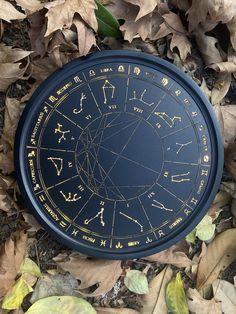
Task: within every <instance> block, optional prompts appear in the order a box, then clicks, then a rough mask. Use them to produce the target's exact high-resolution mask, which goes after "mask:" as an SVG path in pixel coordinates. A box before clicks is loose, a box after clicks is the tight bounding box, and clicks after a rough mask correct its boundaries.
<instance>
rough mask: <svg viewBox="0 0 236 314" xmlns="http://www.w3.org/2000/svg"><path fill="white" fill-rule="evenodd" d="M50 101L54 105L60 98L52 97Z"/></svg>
mask: <svg viewBox="0 0 236 314" xmlns="http://www.w3.org/2000/svg"><path fill="white" fill-rule="evenodd" d="M48 99H49V100H50V101H51V102H52V103H53V102H55V101H57V100H58V98H56V97H54V96H50V97H49V98H48Z"/></svg>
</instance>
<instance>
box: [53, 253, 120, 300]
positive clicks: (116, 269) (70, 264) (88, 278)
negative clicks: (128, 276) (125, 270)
mask: <svg viewBox="0 0 236 314" xmlns="http://www.w3.org/2000/svg"><path fill="white" fill-rule="evenodd" d="M60 259H61V257H60V255H59V256H57V257H56V258H54V260H55V261H56V262H57V264H58V265H59V266H60V267H61V268H62V269H63V270H65V271H69V272H70V273H71V274H72V275H73V276H74V277H75V278H77V279H79V280H80V285H79V289H80V290H79V291H80V293H81V294H83V295H88V296H98V295H101V294H104V293H106V292H108V291H110V290H111V289H112V288H113V286H114V284H115V283H116V281H117V279H118V278H119V277H120V275H121V274H122V268H121V261H113V260H102V259H88V258H85V257H81V256H80V255H77V254H71V255H70V257H69V260H66V261H64V260H60ZM95 284H96V285H97V289H96V290H95V291H94V292H92V293H86V292H84V291H83V289H86V288H89V287H91V286H94V285H95Z"/></svg>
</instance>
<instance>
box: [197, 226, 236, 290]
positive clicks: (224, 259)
mask: <svg viewBox="0 0 236 314" xmlns="http://www.w3.org/2000/svg"><path fill="white" fill-rule="evenodd" d="M235 239H236V229H229V230H226V231H224V232H222V233H220V234H219V235H218V236H216V237H215V239H214V240H213V241H212V242H211V243H210V244H209V245H208V247H207V250H206V254H205V255H204V256H203V257H202V258H201V259H200V262H199V266H198V271H197V282H196V287H197V289H201V288H204V287H206V286H207V285H209V284H212V283H213V282H214V281H215V280H216V279H217V277H218V275H219V273H220V271H221V270H223V269H225V268H226V267H227V266H228V265H229V264H230V263H231V262H233V261H234V260H235V259H236V241H235Z"/></svg>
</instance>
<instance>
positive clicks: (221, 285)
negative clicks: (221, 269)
mask: <svg viewBox="0 0 236 314" xmlns="http://www.w3.org/2000/svg"><path fill="white" fill-rule="evenodd" d="M212 287H213V293H214V298H215V299H216V300H217V301H219V302H220V303H221V306H222V311H223V313H225V314H234V313H236V288H235V287H234V286H233V285H232V284H231V283H229V282H228V281H225V280H220V279H217V280H216V281H215V282H213V284H212ZM208 313H210V312H208ZM214 313H215V312H214Z"/></svg>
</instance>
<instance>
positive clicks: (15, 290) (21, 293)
mask: <svg viewBox="0 0 236 314" xmlns="http://www.w3.org/2000/svg"><path fill="white" fill-rule="evenodd" d="M32 291H33V289H32V288H31V287H30V285H29V284H28V283H27V282H26V281H25V280H24V278H23V277H22V276H21V277H20V278H19V279H18V280H17V281H16V283H15V284H14V286H13V287H12V288H11V290H10V291H9V292H8V293H7V294H6V295H5V297H4V299H3V302H2V308H3V309H5V310H15V309H18V308H19V307H20V306H21V304H22V302H23V300H24V297H25V296H26V295H27V294H29V293H30V292H32Z"/></svg>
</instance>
